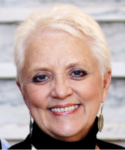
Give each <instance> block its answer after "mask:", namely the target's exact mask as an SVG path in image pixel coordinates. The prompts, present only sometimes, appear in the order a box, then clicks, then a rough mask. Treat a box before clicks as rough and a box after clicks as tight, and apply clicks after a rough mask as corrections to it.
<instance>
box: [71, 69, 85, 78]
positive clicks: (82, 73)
mask: <svg viewBox="0 0 125 150" xmlns="http://www.w3.org/2000/svg"><path fill="white" fill-rule="evenodd" d="M86 75H87V72H86V71H83V70H75V71H73V72H72V76H73V77H83V76H86Z"/></svg>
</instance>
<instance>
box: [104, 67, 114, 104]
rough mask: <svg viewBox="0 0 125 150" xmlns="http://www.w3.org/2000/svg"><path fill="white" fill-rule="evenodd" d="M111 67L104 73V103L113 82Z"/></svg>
mask: <svg viewBox="0 0 125 150" xmlns="http://www.w3.org/2000/svg"><path fill="white" fill-rule="evenodd" d="M111 74H112V73H111V69H109V70H108V71H107V73H106V74H105V75H104V79H103V99H102V103H104V102H105V100H106V98H107V94H108V91H109V86H110V83H111Z"/></svg>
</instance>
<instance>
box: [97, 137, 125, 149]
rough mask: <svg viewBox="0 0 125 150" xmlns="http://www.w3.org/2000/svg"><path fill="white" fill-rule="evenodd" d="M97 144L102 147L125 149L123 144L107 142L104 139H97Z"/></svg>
mask: <svg viewBox="0 0 125 150" xmlns="http://www.w3.org/2000/svg"><path fill="white" fill-rule="evenodd" d="M97 145H98V146H99V148H100V149H125V148H124V147H122V146H119V145H116V144H113V143H109V142H105V141H102V140H99V139H97Z"/></svg>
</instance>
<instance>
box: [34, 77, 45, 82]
mask: <svg viewBox="0 0 125 150" xmlns="http://www.w3.org/2000/svg"><path fill="white" fill-rule="evenodd" d="M46 78H47V76H46V75H39V76H35V77H34V78H33V82H44V81H45V80H46Z"/></svg>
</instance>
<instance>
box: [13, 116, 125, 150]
mask: <svg viewBox="0 0 125 150" xmlns="http://www.w3.org/2000/svg"><path fill="white" fill-rule="evenodd" d="M97 121H98V118H96V120H95V123H94V126H93V128H92V129H91V131H90V132H89V133H88V134H87V136H86V137H84V138H83V139H82V140H80V141H78V142H64V141H60V140H56V139H54V138H52V137H50V136H49V135H47V134H45V133H44V132H42V131H41V129H40V128H39V127H38V126H37V124H36V123H35V122H34V124H33V134H32V137H31V138H30V135H28V136H27V138H26V139H25V140H24V141H22V142H21V143H18V144H16V145H14V146H12V147H10V149H30V148H31V144H32V145H34V147H35V148H36V149H95V146H96V145H98V147H99V148H100V149H124V147H121V146H118V145H115V144H111V143H108V142H104V141H102V140H99V139H97V138H96V134H97V132H98V127H97Z"/></svg>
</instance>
